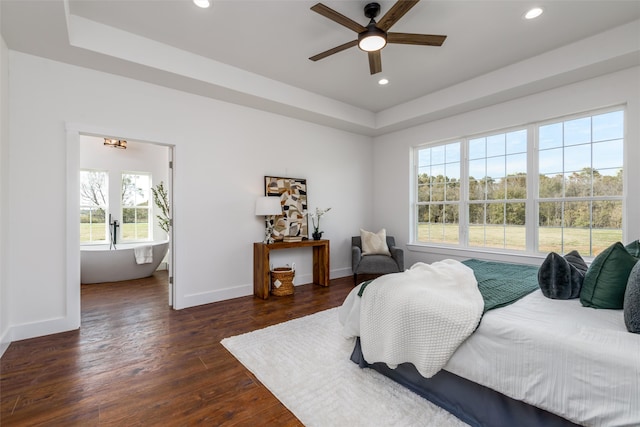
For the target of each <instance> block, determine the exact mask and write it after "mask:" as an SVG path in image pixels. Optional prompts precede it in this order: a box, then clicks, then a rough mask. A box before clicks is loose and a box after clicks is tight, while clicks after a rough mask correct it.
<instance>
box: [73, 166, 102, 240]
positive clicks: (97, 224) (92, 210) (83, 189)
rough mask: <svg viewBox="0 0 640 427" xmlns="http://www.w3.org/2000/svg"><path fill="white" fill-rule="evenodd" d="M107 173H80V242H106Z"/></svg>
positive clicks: (87, 171)
mask: <svg viewBox="0 0 640 427" xmlns="http://www.w3.org/2000/svg"><path fill="white" fill-rule="evenodd" d="M108 178H109V175H108V173H107V172H104V171H98V170H88V169H83V170H81V171H80V242H82V243H91V242H104V241H106V240H107V221H106V215H107V210H108V206H109V191H108V190H109V188H108Z"/></svg>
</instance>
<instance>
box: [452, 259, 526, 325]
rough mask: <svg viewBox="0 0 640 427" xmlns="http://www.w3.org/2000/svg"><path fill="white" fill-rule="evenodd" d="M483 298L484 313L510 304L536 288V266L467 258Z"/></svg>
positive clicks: (466, 262)
mask: <svg viewBox="0 0 640 427" xmlns="http://www.w3.org/2000/svg"><path fill="white" fill-rule="evenodd" d="M462 263H463V264H464V265H466V266H467V267H469V268H471V269H472V270H473V273H474V274H475V276H476V280H477V281H478V289H479V290H480V293H481V294H482V298H483V299H484V313H486V312H487V311H489V310H491V309H494V308H499V307H504V306H505V305H509V304H512V303H514V302H516V301H517V300H519V299H520V298H522V297H524V296H525V295H528V294H530V293H531V292H533V291H535V290H536V289H538V267H536V266H535V265H522V264H509V263H504V262H493V261H481V260H478V259H468V260H466V261H462Z"/></svg>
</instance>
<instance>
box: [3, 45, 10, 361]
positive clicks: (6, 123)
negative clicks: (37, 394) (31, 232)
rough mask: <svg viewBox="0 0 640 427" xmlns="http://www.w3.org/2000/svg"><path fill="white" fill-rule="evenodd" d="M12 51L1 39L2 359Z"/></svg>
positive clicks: (6, 332) (5, 320) (6, 300)
mask: <svg viewBox="0 0 640 427" xmlns="http://www.w3.org/2000/svg"><path fill="white" fill-rule="evenodd" d="M8 54H9V51H8V49H7V45H6V44H5V42H4V39H3V38H2V37H0V356H2V354H3V353H4V351H5V350H6V349H7V347H8V346H9V344H10V342H11V337H10V336H9V286H8V280H7V265H6V263H5V261H4V260H5V259H6V255H7V238H6V236H7V233H6V230H7V226H8V224H7V223H6V221H5V218H6V217H7V209H8V204H7V199H8V191H7V190H8V186H9V175H8V173H7V171H8V165H9V161H8V159H9V152H8V145H9V90H8V88H9V76H8V69H9V65H8V61H7V56H8Z"/></svg>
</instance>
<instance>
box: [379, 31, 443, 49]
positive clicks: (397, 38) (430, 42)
mask: <svg viewBox="0 0 640 427" xmlns="http://www.w3.org/2000/svg"><path fill="white" fill-rule="evenodd" d="M446 38H447V36H437V35H435V34H409V33H387V43H398V44H417V45H422V46H442V43H444V40H445V39H446Z"/></svg>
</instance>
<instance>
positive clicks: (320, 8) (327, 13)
mask: <svg viewBox="0 0 640 427" xmlns="http://www.w3.org/2000/svg"><path fill="white" fill-rule="evenodd" d="M311 10H313V11H314V12H316V13H319V14H320V15H322V16H324V17H325V18H329V19H331V20H332V21H334V22H337V23H338V24H340V25H344V26H345V27H347V28H348V29H350V30H353V31H355V32H356V33H361V32H363V31H366V30H367V28H366V27H363V26H362V25H360V24H358V23H357V22H356V21H354V20H352V19H351V18H347V17H346V16H344V15H343V14H341V13H338V12H336V11H335V10H333V9H331V8H330V7H327V6H325V5H323V4H322V3H318V4H316V5H314V6H312V7H311Z"/></svg>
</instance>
